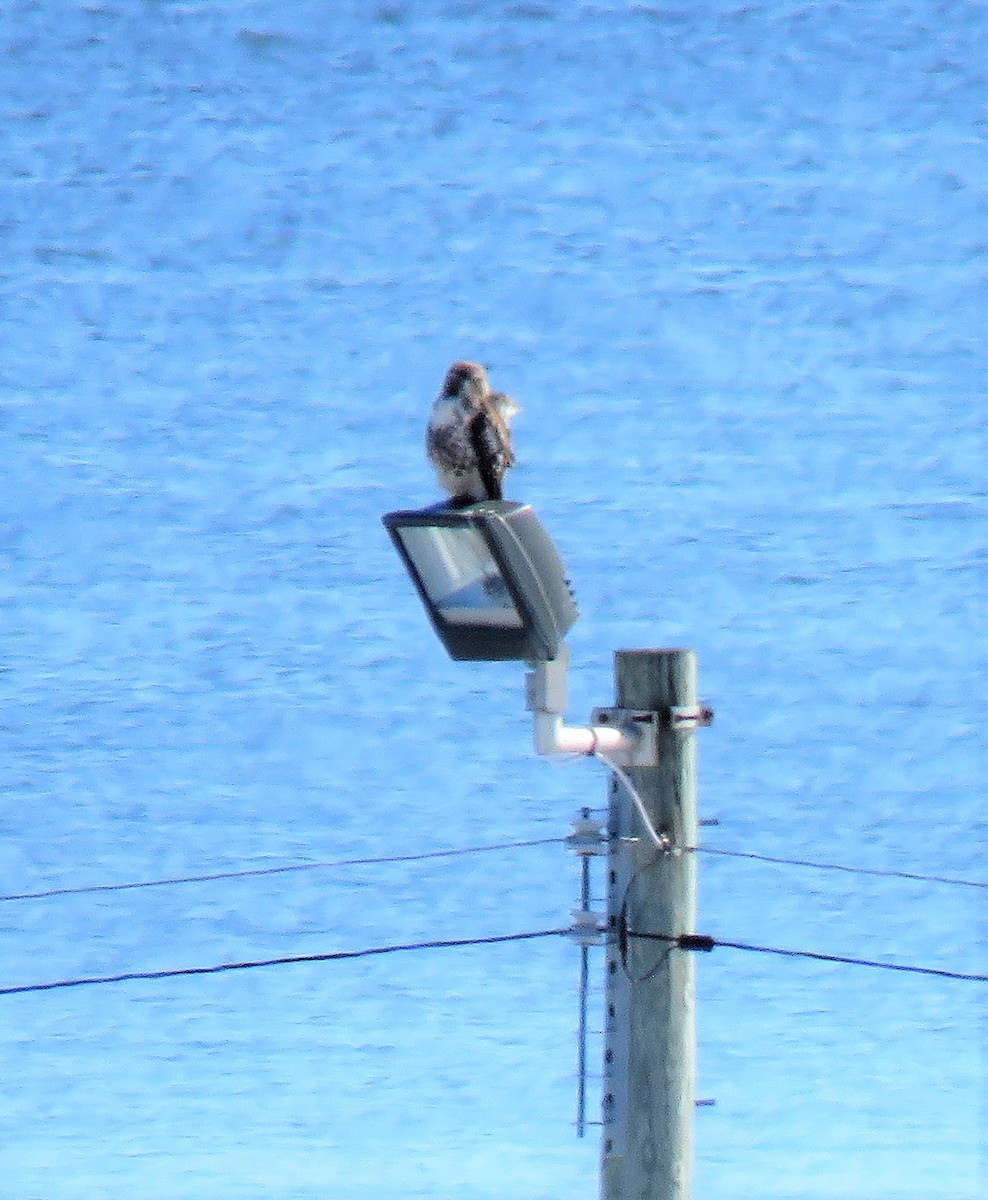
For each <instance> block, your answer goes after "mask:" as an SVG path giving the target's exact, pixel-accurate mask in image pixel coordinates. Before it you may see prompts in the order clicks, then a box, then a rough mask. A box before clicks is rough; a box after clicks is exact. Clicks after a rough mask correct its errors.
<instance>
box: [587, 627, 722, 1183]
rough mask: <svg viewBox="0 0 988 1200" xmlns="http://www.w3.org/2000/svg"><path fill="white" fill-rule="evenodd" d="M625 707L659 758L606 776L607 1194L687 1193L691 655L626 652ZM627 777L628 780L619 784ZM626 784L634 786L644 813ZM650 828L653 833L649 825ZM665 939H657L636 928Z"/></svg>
mask: <svg viewBox="0 0 988 1200" xmlns="http://www.w3.org/2000/svg"><path fill="white" fill-rule="evenodd" d="M615 676H616V684H617V706H618V710H631V711H634V712H636V713H637V717H636V719H637V720H639V721H647V720H648V719H649V718H648V714H654V716H653V717H652V720H654V722H655V723H656V726H657V742H658V756H657V765H656V766H652V767H629V768H627V771H626V772H619V773H616V774H615V775H614V776H612V778H611V783H610V809H609V814H610V815H609V834H610V841H609V846H610V851H609V855H608V945H607V966H606V971H607V979H606V999H605V1005H606V1009H605V1030H606V1036H605V1049H604V1088H603V1091H604V1104H603V1108H604V1111H603V1126H604V1127H603V1141H602V1158H601V1193H600V1194H601V1200H689V1195H690V1183H691V1176H692V1166H693V1108H694V1103H695V1077H696V1024H695V1009H694V993H695V985H694V958H693V955H692V954H691V953H689V952H688V951H686V950H683V949H680V948H679V947H678V946H676V945H674V944H673V942H672V941H663V940H661V938H662V937H668V938H670V939H672V938H676V937H678V936H679V935H680V934H684V933H693V932H694V929H695V919H696V855H695V854H693V853H691V852H689V851H684V849H683V848H684V847H693V846H695V845H696V844H697V811H696V751H695V746H694V737H693V729H694V728H695V727H696V726H697V724H706V723H707V722H708V720H709V713H708V712H704V711H701V710H700V709H699V707H698V704H697V693H696V657H695V655H694V653H693V651H691V650H622V651H618V653H617V654H616V656H615ZM622 775H623V779H622ZM626 782H627V783H630V784H631V785H632V787H633V788H634V790H635V792H637V794H638V797H639V799H640V802H641V805H642V806H643V808H644V810H645V813H646V814H647V818H648V823H647V824H646V821H645V820H644V819H643V816H642V814H641V812H640V811H639V808H638V805H637V804H636V802H635V800H634V798H633V796H632V794H631V793H630V791H629V788H628V787H627V786H626ZM648 824H650V825H651V827H652V828H651V831H649V829H648ZM642 933H645V934H652V935H659V939H655V938H643V937H636V936H635V934H642Z"/></svg>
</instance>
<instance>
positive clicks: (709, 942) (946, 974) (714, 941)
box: [625, 930, 988, 983]
mask: <svg viewBox="0 0 988 1200" xmlns="http://www.w3.org/2000/svg"><path fill="white" fill-rule="evenodd" d="M625 936H626V937H629V938H643V939H645V940H647V941H653V942H667V943H669V944H670V945H672V946H677V947H678V948H679V949H680V950H700V951H709V950H713V949H714V948H715V947H717V946H723V947H724V948H725V949H727V950H748V951H752V952H754V953H756V954H777V955H780V956H782V957H783V958H810V959H814V960H816V961H817V962H830V963H840V964H841V965H844V966H852V967H874V968H876V969H877V970H881V971H905V972H907V973H909V974H911V975H935V976H939V977H940V978H941V979H961V980H965V981H967V982H972V983H988V975H978V974H973V973H972V974H969V973H967V972H964V971H947V970H944V969H942V968H940V967H914V966H910V965H907V964H905V963H890V962H880V961H877V960H875V959H870V958H850V957H848V956H846V955H842V954H821V953H819V952H817V951H814V950H786V949H782V948H781V947H778V946H755V945H752V944H751V943H750V942H724V941H721V940H720V939H719V938H712V937H708V936H706V935H705V934H697V933H681V934H679V935H678V936H673V935H671V934H668V933H643V932H641V931H639V930H628V931H627V933H626V935H625Z"/></svg>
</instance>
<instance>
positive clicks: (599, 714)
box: [590, 708, 659, 767]
mask: <svg viewBox="0 0 988 1200" xmlns="http://www.w3.org/2000/svg"><path fill="white" fill-rule="evenodd" d="M590 720H591V723H592V724H594V725H601V726H604V727H605V728H606V727H608V726H609V727H611V728H613V729H625V730H628V731H629V732H633V733H634V744H633V746H632V749H631V750H630V751H629V752H628V753H627V754H625V755H622V756H621V757H618V756H617V755H613V756H609V757H612V758H613V760H614V761H615V762H616V763H617V764H618V765H619V766H622V767H657V766H658V765H659V714H658V713H654V712H642V711H641V710H640V709H637V708H595V709H594V710H593V712H592V713H591V715H590Z"/></svg>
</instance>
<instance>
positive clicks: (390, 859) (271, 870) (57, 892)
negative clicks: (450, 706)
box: [0, 837, 566, 901]
mask: <svg viewBox="0 0 988 1200" xmlns="http://www.w3.org/2000/svg"><path fill="white" fill-rule="evenodd" d="M565 840H566V839H565V838H559V837H552V838H533V839H531V840H529V841H523V842H496V843H494V844H493V845H489V846H461V847H458V848H455V849H450V850H426V851H423V852H422V853H420V854H389V855H386V856H384V857H381V858H340V859H335V860H332V861H329V862H313V863H287V864H285V865H284V866H280V867H248V868H245V869H243V870H240V871H216V872H214V873H212V874H208V875H178V876H175V877H173V878H171V879H144V880H139V881H137V882H136V883H96V884H88V885H81V886H79V887H60V888H49V889H48V890H46V891H39V892H14V893H10V894H9V895H6V896H0V901H4V900H47V899H51V898H52V897H55V896H86V895H95V894H98V893H101V892H126V891H133V890H135V889H137V888H154V887H173V886H175V885H176V884H182V883H215V882H216V881H218V880H222V879H251V878H256V877H258V876H263V875H288V874H291V873H294V872H297V871H324V870H327V869H331V868H336V867H370V866H377V865H378V864H382V863H408V862H424V861H425V860H426V859H430V858H456V857H458V856H460V855H463V854H487V853H490V852H492V851H496V850H522V849H526V848H528V847H530V846H549V845H553V844H555V843H561V842H564V841H565Z"/></svg>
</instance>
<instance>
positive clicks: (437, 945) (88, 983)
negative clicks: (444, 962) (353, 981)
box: [0, 929, 569, 996]
mask: <svg viewBox="0 0 988 1200" xmlns="http://www.w3.org/2000/svg"><path fill="white" fill-rule="evenodd" d="M567 933H569V930H568V929H537V930H534V931H532V932H530V933H501V934H494V935H492V936H490V937H479V938H446V939H443V940H438V941H429V942H405V943H403V944H401V945H397V946H372V947H369V948H367V949H363V950H334V951H332V952H331V953H328V954H292V955H286V956H284V957H281V958H262V959H254V960H252V961H248V962H233V963H218V964H216V965H214V966H209V967H174V968H172V969H169V970H163V971H122V972H121V973H120V974H118V975H99V976H88V977H85V978H80V979H57V980H53V981H51V982H48V983H24V984H18V985H15V986H13V987H0V996H16V995H22V994H24V993H25V992H52V991H56V990H57V989H59V988H76V987H93V986H96V985H101V984H111V983H127V982H130V981H133V980H142V979H143V980H147V979H151V980H155V979H176V978H178V977H180V976H183V975H219V974H221V973H222V972H224V971H249V970H253V969H255V968H257V967H281V966H288V965H290V964H296V963H324V962H339V961H341V960H342V959H347V958H371V957H373V956H375V955H381V954H397V953H400V952H402V951H407V950H448V949H452V948H457V947H463V946H493V945H497V944H500V943H503V942H528V941H534V940H535V939H536V938H547V937H561V936H562V935H564V934H567Z"/></svg>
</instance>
